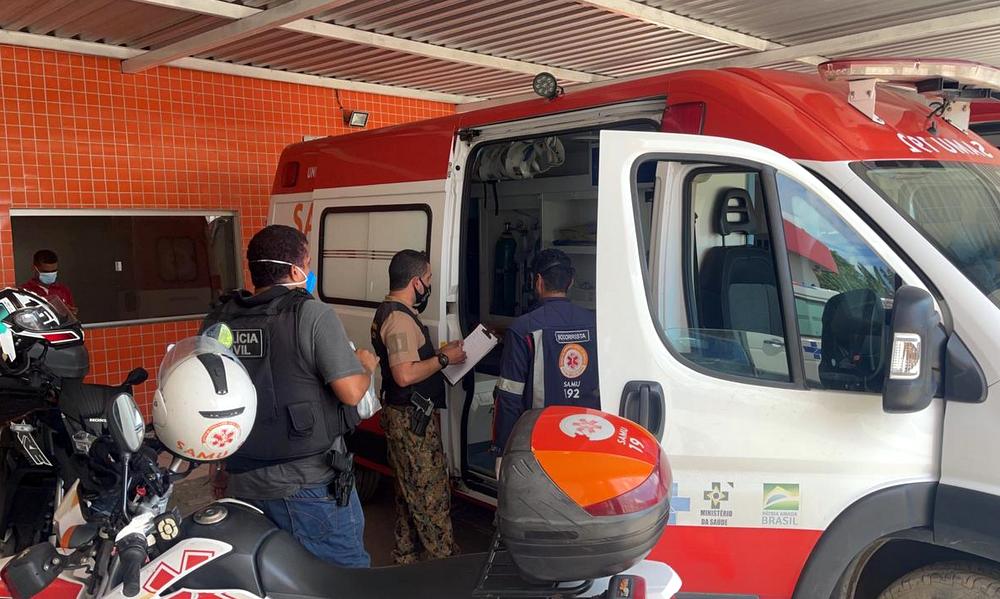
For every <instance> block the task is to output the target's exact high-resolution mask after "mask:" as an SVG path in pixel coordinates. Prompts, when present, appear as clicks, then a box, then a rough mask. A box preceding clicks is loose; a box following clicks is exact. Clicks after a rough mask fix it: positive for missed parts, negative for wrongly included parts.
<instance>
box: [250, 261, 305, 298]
mask: <svg viewBox="0 0 1000 599" xmlns="http://www.w3.org/2000/svg"><path fill="white" fill-rule="evenodd" d="M254 262H270V263H272V264H286V265H288V266H291V267H292V268H294V269H295V270H297V271H299V272H300V273H302V274H303V276H305V278H306V280H305V281H299V282H298V283H278V284H279V285H282V286H284V287H298V286H299V285H302V284H303V283H305V290H306V293H309V294H312V293H313V292H315V291H316V273H314V272H313V271H309V272H308V273H306V271H304V270H302V267H300V266H299V265H297V264H292V263H291V262H285V261H284V260H254Z"/></svg>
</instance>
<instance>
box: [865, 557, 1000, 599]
mask: <svg viewBox="0 0 1000 599" xmlns="http://www.w3.org/2000/svg"><path fill="white" fill-rule="evenodd" d="M878 599H1000V567H997V566H995V565H993V564H984V563H977V562H943V563H938V564H932V565H930V566H925V567H923V568H920V569H919V570H914V571H913V572H910V573H909V574H907V575H905V576H903V577H902V578H900V579H899V580H897V581H896V582H894V583H892V584H891V585H890V586H889V588H887V589H886V590H884V591H882V594H880V595H879V596H878Z"/></svg>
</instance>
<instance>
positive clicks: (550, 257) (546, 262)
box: [531, 248, 576, 293]
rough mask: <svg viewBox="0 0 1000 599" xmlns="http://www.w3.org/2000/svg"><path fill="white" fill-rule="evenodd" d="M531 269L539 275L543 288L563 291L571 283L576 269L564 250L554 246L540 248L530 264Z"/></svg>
mask: <svg viewBox="0 0 1000 599" xmlns="http://www.w3.org/2000/svg"><path fill="white" fill-rule="evenodd" d="M531 270H532V271H533V272H534V273H535V274H537V275H541V277H542V282H543V283H544V284H545V289H547V290H548V291H557V292H560V293H565V292H566V291H567V290H568V289H569V286H570V284H571V283H573V276H574V275H575V274H576V269H574V268H573V261H572V260H570V259H569V256H567V255H566V252H564V251H562V250H557V249H555V248H551V249H547V250H542V251H540V252H538V255H537V256H535V260H534V261H533V262H532V264H531Z"/></svg>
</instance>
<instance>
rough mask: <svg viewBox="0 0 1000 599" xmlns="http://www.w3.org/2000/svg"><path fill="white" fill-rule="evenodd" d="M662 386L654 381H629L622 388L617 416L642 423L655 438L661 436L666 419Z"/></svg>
mask: <svg viewBox="0 0 1000 599" xmlns="http://www.w3.org/2000/svg"><path fill="white" fill-rule="evenodd" d="M666 411H667V410H666V405H665V404H664V400H663V387H662V386H661V385H660V383H657V382H654V381H629V382H628V383H625V389H623V390H622V401H621V410H620V411H619V412H618V415H619V416H622V417H623V418H628V419H629V420H631V421H632V422H635V423H637V424H640V425H642V427H643V428H645V429H646V430H647V431H649V432H651V433H653V436H655V437H656V438H657V439H659V438H661V437H662V436H663V427H664V421H665V420H666V417H665V416H666Z"/></svg>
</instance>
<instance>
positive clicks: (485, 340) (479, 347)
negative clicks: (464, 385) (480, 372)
mask: <svg viewBox="0 0 1000 599" xmlns="http://www.w3.org/2000/svg"><path fill="white" fill-rule="evenodd" d="M499 342H500V340H499V339H497V338H496V337H494V336H493V334H492V333H490V332H489V331H487V330H486V327H484V326H483V325H479V326H478V327H476V328H475V329H474V330H473V331H472V332H471V333H469V336H468V337H466V338H465V345H464V349H465V356H466V358H465V362H463V363H461V364H451V365H449V366H447V367H446V368H445V369H444V370H442V371H441V374H443V375H444V378H445V379H446V380H447V381H448V384H450V385H452V386H454V385H456V384H458V382H459V381H461V380H462V378H463V377H464V376H465V375H466V374H468V373H469V372H470V371H471V370H472V369H473V368H475V367H476V364H478V363H479V361H480V360H482V359H483V358H485V357H486V354H488V353H490V352H491V351H492V350H493V348H494V347H496V345H497V343H499Z"/></svg>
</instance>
